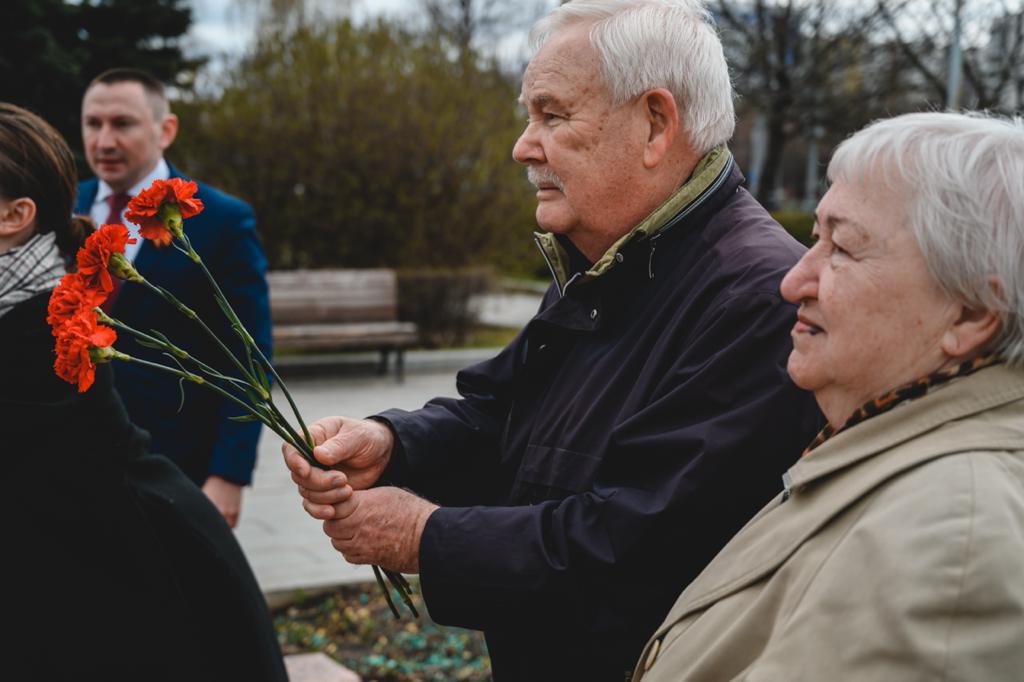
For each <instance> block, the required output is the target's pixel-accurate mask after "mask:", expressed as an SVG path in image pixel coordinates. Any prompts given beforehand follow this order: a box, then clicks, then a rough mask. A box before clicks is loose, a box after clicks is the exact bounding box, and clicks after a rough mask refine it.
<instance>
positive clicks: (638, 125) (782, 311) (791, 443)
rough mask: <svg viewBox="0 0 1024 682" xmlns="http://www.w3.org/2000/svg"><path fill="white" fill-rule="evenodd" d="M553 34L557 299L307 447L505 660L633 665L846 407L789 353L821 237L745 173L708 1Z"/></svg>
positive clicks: (539, 143) (324, 514)
mask: <svg viewBox="0 0 1024 682" xmlns="http://www.w3.org/2000/svg"><path fill="white" fill-rule="evenodd" d="M532 39H533V45H534V47H535V50H536V51H535V54H534V57H533V59H532V60H531V62H530V64H529V66H528V68H527V69H526V72H525V74H524V75H523V86H522V97H521V100H522V104H523V105H524V107H525V110H526V113H527V115H528V120H527V123H526V129H525V130H524V132H523V134H522V136H521V137H520V138H519V140H518V142H517V143H516V145H515V148H514V149H513V157H514V158H515V159H516V161H518V162H520V163H522V164H524V165H525V166H526V167H527V170H528V175H529V178H530V180H531V181H532V182H533V183H534V184H535V185H536V187H537V202H538V205H537V222H538V224H539V225H540V227H541V228H543V230H545V232H543V233H542V234H539V235H538V236H537V241H538V244H539V246H540V249H541V251H542V253H543V255H544V257H545V258H546V259H547V261H548V264H549V265H550V267H551V271H552V274H553V277H554V279H555V283H554V284H553V285H552V286H551V288H550V289H549V291H548V292H547V295H546V296H545V297H544V300H543V303H542V305H541V310H540V312H539V313H538V314H537V316H536V317H535V318H534V319H533V320H532V321H530V323H529V324H528V325H527V326H526V327H525V328H524V329H523V330H522V332H521V333H520V334H519V335H518V336H517V337H516V338H515V339H514V340H513V341H512V342H511V343H510V344H509V346H508V347H507V348H505V349H504V350H503V351H502V352H501V353H500V354H498V355H497V356H496V357H495V358H494V359H492V360H489V361H487V362H484V363H481V364H479V365H476V366H473V367H470V368H468V369H466V370H464V371H463V372H461V373H460V374H459V377H458V382H457V383H458V389H459V392H460V393H461V395H462V398H461V399H459V400H454V399H447V398H445V399H435V400H433V401H431V402H430V403H428V404H427V405H426V406H425V407H424V408H422V409H420V410H417V411H414V412H406V411H402V410H389V411H386V412H384V413H382V414H380V415H376V416H374V417H372V418H370V419H368V420H357V419H349V418H346V417H334V418H329V419H324V420H321V421H319V422H317V423H315V424H313V425H312V427H311V429H310V430H311V432H312V434H313V436H314V438H315V439H316V441H317V442H318V443H319V445H318V446H317V448H316V449H315V451H314V454H315V456H316V457H317V458H318V459H319V460H320V461H322V462H323V463H325V464H328V465H331V466H332V469H331V470H329V471H326V472H324V471H317V470H312V469H311V468H310V467H309V465H308V464H307V463H306V462H305V461H304V460H303V459H302V458H301V457H300V456H299V455H298V453H296V452H295V451H294V450H292V449H290V448H285V457H286V461H287V462H288V465H289V467H290V468H291V469H292V471H293V477H294V480H295V481H296V483H298V485H299V488H300V493H301V494H302V495H303V496H304V498H305V500H304V504H305V507H306V509H307V511H308V512H309V513H310V514H311V515H313V516H314V517H316V518H319V519H323V520H324V521H325V524H324V528H325V531H326V532H327V534H328V535H329V536H330V537H331V538H332V542H333V544H334V546H335V547H336V548H337V549H338V550H339V551H341V552H342V553H343V554H344V556H345V557H346V558H347V559H348V560H349V561H353V562H356V563H373V564H377V565H381V566H383V567H385V568H388V569H391V570H396V571H404V572H409V573H417V572H418V573H420V576H421V585H422V590H423V597H424V600H425V602H426V605H427V608H428V610H429V611H430V614H431V616H432V617H433V618H434V620H436V621H438V622H440V623H444V624H451V625H459V626H463V627H470V628H477V629H482V630H484V631H485V632H486V636H487V644H488V649H489V652H490V656H491V661H492V664H493V671H494V676H495V679H497V680H499V681H501V680H530V681H533V682H535V681H537V680H548V679H550V680H588V681H593V680H614V681H615V682H619V681H620V680H622V679H624V678H625V677H626V676H628V675H629V673H630V671H631V669H632V667H633V664H634V662H635V660H636V658H637V656H638V655H639V653H640V651H641V648H642V646H643V642H644V641H645V640H646V638H647V636H648V635H649V634H650V633H651V632H652V631H653V629H654V628H655V627H656V626H657V624H658V623H659V622H660V621H661V619H662V618H663V617H664V616H665V614H666V612H667V610H668V607H669V606H670V604H671V601H672V599H674V598H675V596H676V595H678V593H679V590H680V589H681V588H682V587H684V586H685V585H686V584H687V583H688V582H689V581H690V580H691V579H692V578H693V577H694V576H696V575H697V574H698V573H699V572H700V570H701V569H702V568H703V567H704V565H705V564H706V563H707V562H708V561H709V560H710V559H711V557H712V556H714V554H715V552H717V551H718V550H719V549H720V548H721V547H722V546H723V545H724V544H725V543H726V541H727V540H728V539H729V538H730V537H731V536H732V535H733V534H734V533H735V532H736V531H737V530H738V529H739V528H740V527H741V526H742V525H743V523H744V522H745V521H746V520H747V519H749V518H750V516H751V515H752V514H753V513H754V512H755V511H756V509H757V508H759V507H760V506H761V505H762V504H764V502H766V501H767V500H768V499H770V498H771V496H772V495H773V494H774V493H775V492H776V491H777V490H779V489H781V478H780V476H781V474H782V472H783V471H784V470H785V469H786V467H788V466H789V465H790V464H792V462H793V461H795V459H796V458H797V456H798V455H799V453H800V451H801V450H802V449H803V447H804V446H805V445H806V444H807V443H808V442H809V441H810V439H811V438H812V437H813V436H814V434H815V433H816V432H817V431H818V429H819V427H820V426H821V420H820V414H819V412H818V410H817V408H816V407H815V406H814V403H813V400H812V399H811V396H810V394H808V393H805V392H803V391H800V390H799V389H798V388H797V387H796V386H794V385H793V383H792V382H791V381H790V380H789V378H788V377H787V376H786V374H785V371H784V364H785V359H786V357H787V356H788V355H789V352H790V350H791V348H792V343H791V341H790V339H789V335H788V331H789V329H790V327H792V325H793V322H794V320H795V307H794V306H793V305H791V304H789V303H787V302H786V301H784V300H783V299H782V297H781V296H780V294H779V282H780V281H781V279H782V277H783V275H784V274H785V272H786V271H787V270H788V269H789V268H790V267H792V266H793V265H794V264H795V263H796V262H797V260H798V259H799V258H800V256H801V254H802V253H803V252H804V249H803V247H801V246H800V245H799V244H798V243H797V242H795V241H794V240H793V239H792V238H791V237H790V236H789V235H787V234H786V233H785V231H784V230H782V229H781V228H780V227H779V226H778V225H777V224H776V223H775V222H773V221H772V219H771V218H770V216H769V215H768V214H767V213H766V212H765V211H764V209H763V208H761V206H759V205H758V204H757V202H756V201H755V200H754V199H753V198H752V197H751V196H750V195H749V194H748V193H747V192H746V191H745V190H743V189H742V187H741V184H742V181H743V178H742V175H741V174H740V172H739V170H738V169H737V168H736V164H735V163H734V161H733V159H732V156H731V155H730V153H729V151H728V149H727V147H726V146H725V144H726V142H727V141H728V139H729V137H730V136H731V135H732V132H733V125H734V120H733V119H734V114H733V106H732V90H731V87H730V83H729V76H728V68H727V66H726V63H725V59H724V57H723V54H722V47H721V44H720V42H719V40H718V37H717V35H716V34H715V30H714V28H713V27H712V26H711V24H710V17H709V15H708V13H707V12H706V11H705V9H704V7H703V5H702V4H701V3H700V2H697V1H696V0H576V1H575V2H570V3H567V4H565V5H562V6H560V7H559V8H557V9H556V10H554V11H553V12H551V13H550V14H549V15H548V16H547V17H545V18H544V19H542V20H541V21H540V22H539V23H538V24H537V25H536V26H535V27H534V29H533V33H532ZM397 486H402V487H397ZM403 487H404V488H408V489H411V490H414V491H415V493H417V494H414V493H413V492H410V491H409V490H406V489H403ZM438 505H442V506H438Z"/></svg>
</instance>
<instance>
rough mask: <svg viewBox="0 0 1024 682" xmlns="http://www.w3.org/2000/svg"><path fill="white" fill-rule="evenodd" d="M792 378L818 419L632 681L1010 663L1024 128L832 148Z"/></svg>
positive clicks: (1021, 426) (1022, 630)
mask: <svg viewBox="0 0 1024 682" xmlns="http://www.w3.org/2000/svg"><path fill="white" fill-rule="evenodd" d="M829 177H830V178H831V180H832V182H833V184H832V187H831V188H830V189H829V190H828V193H827V194H826V195H825V197H824V198H823V199H822V200H821V203H820V204H819V206H818V211H817V223H816V225H815V228H814V233H815V235H817V237H818V241H817V243H816V244H815V246H814V247H813V248H812V249H811V250H810V251H809V252H808V253H807V254H806V255H805V256H804V257H803V259H802V260H801V261H800V263H798V264H797V266H796V267H794V268H793V270H791V271H790V272H789V274H788V275H786V278H785V279H784V280H783V282H782V293H783V295H784V296H785V297H786V298H787V299H788V300H790V301H792V302H793V303H798V304H799V305H800V310H799V313H798V315H797V317H798V320H797V323H796V324H795V325H794V327H793V339H794V349H793V353H792V354H791V355H790V357H789V374H790V375H791V376H792V377H793V380H794V381H795V382H796V383H797V384H798V385H800V386H802V387H804V388H806V389H808V390H811V391H813V392H814V396H815V398H816V399H817V401H818V404H819V405H820V406H821V409H822V411H823V412H824V413H825V416H826V417H827V419H828V426H827V427H826V429H825V430H824V431H823V432H822V433H821V434H820V435H819V437H818V438H817V439H816V440H815V441H814V442H812V443H811V446H810V447H809V448H808V450H807V452H806V453H805V456H804V457H803V458H801V460H800V461H799V462H798V463H797V464H795V465H794V466H793V467H792V468H791V469H790V470H789V472H788V473H787V477H786V478H787V490H785V491H784V492H783V493H782V494H781V495H780V496H779V497H778V498H777V499H775V500H773V501H772V502H770V503H769V504H768V506H766V507H765V508H764V509H763V510H762V511H761V513H760V514H759V515H758V516H757V517H756V518H754V519H753V520H752V521H751V522H750V523H749V524H748V525H747V526H746V527H745V528H744V529H743V530H742V531H740V532H739V533H738V534H737V535H736V537H734V538H733V539H732V541H731V542H730V543H729V544H728V545H727V546H726V547H725V549H723V550H722V552H721V554H719V555H718V556H717V557H716V558H715V560H714V561H713V562H712V563H711V565H709V566H708V567H707V569H706V570H705V571H704V572H703V573H702V574H701V575H700V577H698V578H697V579H696V580H695V581H693V583H691V584H690V586H689V587H688V588H687V589H686V591H684V592H683V594H682V596H680V597H679V600H678V602H677V603H676V605H675V607H674V608H673V609H672V612H671V613H670V614H669V616H668V618H667V619H666V620H665V622H664V624H663V625H662V627H661V628H660V629H659V630H658V632H657V633H656V635H655V636H654V638H653V639H652V640H651V641H650V643H649V644H648V647H647V651H646V653H645V655H644V656H643V658H642V659H641V660H642V663H641V664H640V666H639V668H638V670H637V677H641V676H642V678H643V680H644V682H656V681H658V680H693V681H699V680H708V681H711V680H734V679H743V680H965V681H967V680H1019V679H1021V676H1022V673H1024V646H1022V642H1024V579H1022V577H1021V575H1022V574H1021V567H1022V566H1024V180H1022V178H1024V122H1022V121H1021V120H1019V119H1018V120H1016V121H1007V120H1002V119H998V118H991V117H986V116H980V115H971V116H969V115H962V114H951V113H950V114H941V113H927V114H909V115H906V116H901V117H898V118H894V119H890V120H886V121H881V122H878V123H875V124H873V125H872V126H870V127H868V128H867V129H865V130H863V131H861V132H859V133H857V134H856V135H854V136H853V137H851V138H850V139H849V140H847V141H846V142H844V143H843V144H842V145H840V147H839V148H838V149H837V150H836V153H835V156H834V157H833V158H832V162H831V164H830V165H829Z"/></svg>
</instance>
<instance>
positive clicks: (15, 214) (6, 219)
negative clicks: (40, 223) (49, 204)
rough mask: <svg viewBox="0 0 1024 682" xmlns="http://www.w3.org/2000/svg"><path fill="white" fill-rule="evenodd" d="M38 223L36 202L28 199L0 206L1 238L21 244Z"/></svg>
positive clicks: (13, 200)
mask: <svg viewBox="0 0 1024 682" xmlns="http://www.w3.org/2000/svg"><path fill="white" fill-rule="evenodd" d="M35 222H36V202H34V201H33V200H32V199H30V198H28V197H20V198H18V199H11V200H10V201H8V202H5V203H3V204H0V238H8V239H10V240H11V241H13V242H14V243H21V238H22V237H27V236H28V233H29V231H30V230H31V229H32V226H33V225H34V224H35Z"/></svg>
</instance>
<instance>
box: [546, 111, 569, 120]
mask: <svg viewBox="0 0 1024 682" xmlns="http://www.w3.org/2000/svg"><path fill="white" fill-rule="evenodd" d="M561 118H565V117H564V116H559V115H558V114H554V113H551V112H550V111H545V112H544V120H545V121H557V120H558V119H561Z"/></svg>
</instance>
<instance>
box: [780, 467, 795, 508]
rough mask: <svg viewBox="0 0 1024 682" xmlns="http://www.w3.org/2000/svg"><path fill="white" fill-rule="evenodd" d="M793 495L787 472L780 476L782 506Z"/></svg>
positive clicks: (791, 480) (790, 480)
mask: <svg viewBox="0 0 1024 682" xmlns="http://www.w3.org/2000/svg"><path fill="white" fill-rule="evenodd" d="M792 494H793V479H792V478H791V477H790V475H789V472H788V471H787V472H785V473H784V474H782V501H781V502H779V504H782V503H783V502H785V501H786V500H788V499H789V497H790V495H792Z"/></svg>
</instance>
